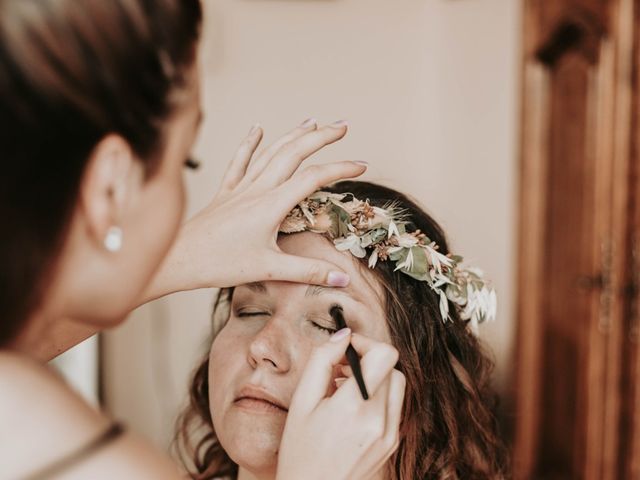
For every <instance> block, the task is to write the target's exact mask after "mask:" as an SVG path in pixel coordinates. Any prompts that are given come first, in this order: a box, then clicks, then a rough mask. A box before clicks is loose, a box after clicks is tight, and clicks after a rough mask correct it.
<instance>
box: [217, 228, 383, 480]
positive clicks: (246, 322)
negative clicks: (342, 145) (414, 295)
mask: <svg viewBox="0 0 640 480" xmlns="http://www.w3.org/2000/svg"><path fill="white" fill-rule="evenodd" d="M278 243H279V245H280V247H281V248H282V250H283V251H284V252H286V253H290V254H295V255H301V256H305V257H310V258H319V259H320V258H321V259H325V260H328V261H330V262H332V263H334V264H335V265H337V266H339V267H340V268H341V269H343V270H344V271H345V272H347V273H348V274H349V276H350V278H351V283H350V285H349V287H347V288H345V289H340V290H337V289H327V288H322V287H314V286H310V285H307V284H301V283H287V282H264V283H260V284H249V285H242V286H239V287H236V289H235V291H234V295H233V299H232V304H231V314H230V318H229V320H228V322H227V324H226V325H225V327H224V328H223V329H222V330H221V331H220V333H219V334H218V335H217V337H216V338H215V340H214V342H213V344H212V346H211V352H210V363H209V366H210V367H209V385H210V389H209V392H210V406H211V413H212V418H213V422H214V427H215V430H216V433H217V435H218V438H219V440H220V442H221V444H222V446H223V448H224V449H225V451H226V452H227V453H228V454H229V456H230V457H231V458H232V459H233V460H234V461H235V462H236V463H238V464H239V466H240V470H239V479H241V480H245V479H257V478H260V479H268V478H273V477H274V476H275V472H276V467H277V461H278V450H279V447H280V443H281V439H282V433H283V429H284V427H285V422H286V420H287V412H286V411H283V410H279V409H275V408H264V405H261V404H254V403H247V402H244V401H240V402H237V401H236V398H237V396H238V395H239V392H240V389H241V388H242V387H244V386H245V385H254V386H257V387H259V388H261V389H262V390H264V391H266V392H268V393H269V394H271V395H273V396H274V397H275V398H276V399H277V400H278V401H279V403H281V404H282V405H283V406H284V407H286V408H288V407H289V406H290V405H291V399H292V397H293V395H294V392H295V390H296V387H297V385H298V383H299V382H300V379H301V376H302V373H303V371H304V368H305V366H306V365H307V362H308V361H309V357H310V355H311V353H312V351H313V349H314V348H316V347H318V346H320V345H322V344H324V343H325V342H326V341H327V339H328V338H329V336H330V335H331V333H333V332H335V325H334V323H333V320H332V319H331V317H330V316H329V314H328V311H329V308H330V307H331V305H332V304H334V303H339V304H340V305H342V307H343V308H344V311H345V318H346V320H347V323H348V326H349V327H350V328H351V329H352V331H353V332H354V333H357V334H361V335H364V336H366V337H368V338H370V339H373V340H376V341H379V342H385V343H390V338H389V332H388V329H387V325H386V320H385V317H384V313H383V308H382V304H381V298H382V291H381V289H380V287H379V285H377V282H376V281H375V279H374V278H373V277H372V276H371V275H370V274H368V272H366V270H363V268H362V267H361V266H360V265H359V264H358V263H357V262H355V261H354V260H353V258H352V257H351V255H350V254H349V253H345V252H339V251H337V250H336V249H335V247H334V246H333V245H332V244H331V242H329V241H328V240H326V239H325V238H323V237H322V236H320V235H317V234H313V233H301V234H296V235H290V236H284V237H281V239H280V240H279V242H278ZM323 328H325V329H329V331H325V330H322V329H323ZM342 363H343V364H344V363H346V362H344V360H343V362H342ZM345 371H346V372H347V375H349V373H348V367H347V369H346V370H345ZM344 375H345V374H344V373H343V369H342V368H341V367H337V368H335V369H334V375H333V377H334V378H335V377H344ZM340 383H341V382H340V381H339V382H338V384H340ZM335 385H336V383H335V382H331V384H330V385H329V388H328V391H327V394H328V395H332V394H333V393H334V392H335V390H336V386H335ZM245 403H246V404H245Z"/></svg>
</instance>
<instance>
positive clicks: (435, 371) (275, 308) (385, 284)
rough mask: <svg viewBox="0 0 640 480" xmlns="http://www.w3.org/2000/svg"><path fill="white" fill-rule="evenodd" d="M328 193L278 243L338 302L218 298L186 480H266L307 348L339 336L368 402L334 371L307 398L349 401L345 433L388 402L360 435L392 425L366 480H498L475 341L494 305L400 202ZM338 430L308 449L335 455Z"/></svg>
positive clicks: (305, 293) (181, 433) (288, 295)
mask: <svg viewBox="0 0 640 480" xmlns="http://www.w3.org/2000/svg"><path fill="white" fill-rule="evenodd" d="M327 190H328V191H327V192H320V193H317V194H315V195H313V196H312V197H310V198H309V199H307V200H306V201H304V202H302V203H300V204H299V205H298V207H296V208H295V209H294V210H293V211H292V212H291V213H290V214H289V216H288V217H287V218H286V219H285V221H284V222H283V224H282V225H281V227H280V231H281V232H286V233H281V234H280V236H279V239H278V244H279V246H280V248H281V249H282V250H283V251H285V252H286V253H289V254H293V255H300V256H305V257H311V258H317V259H321V260H326V261H330V262H332V263H334V264H336V265H338V266H340V267H341V268H342V269H344V271H345V272H347V273H348V274H349V275H350V278H351V283H350V285H349V286H348V287H347V288H344V289H340V290H336V289H328V288H324V287H318V286H311V285H307V284H302V283H288V282H280V281H268V282H259V283H248V284H241V285H238V286H236V287H234V288H228V289H223V290H221V291H220V293H219V295H218V298H217V300H216V303H215V308H214V312H213V342H212V344H211V349H210V352H208V354H207V356H206V358H204V359H203V361H202V363H201V365H200V366H199V367H198V368H197V370H196V372H195V376H194V378H193V381H192V384H191V389H190V405H189V407H188V408H187V409H186V411H185V412H184V413H183V415H182V416H181V418H180V420H179V424H178V427H179V428H178V432H177V436H176V439H177V445H178V447H179V453H180V455H181V456H182V458H183V462H184V463H185V465H187V467H188V468H190V469H191V475H192V478H194V479H214V478H234V479H239V480H249V479H251V480H253V479H261V480H268V479H272V478H274V474H275V472H276V467H277V464H278V461H279V460H281V457H282V455H289V454H290V452H291V445H290V443H289V442H288V441H287V438H288V439H295V438H296V437H295V436H294V435H288V436H285V437H284V440H283V441H282V442H281V440H282V439H283V432H285V431H286V432H289V431H291V430H294V429H295V428H296V419H295V417H294V418H289V415H288V409H289V408H290V407H291V405H293V404H298V403H300V402H301V401H304V399H305V397H307V396H309V395H313V394H314V392H310V391H309V390H313V389H314V388H319V387H317V386H316V387H311V386H310V385H309V384H308V382H307V380H306V378H303V379H301V372H302V370H303V369H304V368H305V367H307V368H308V367H309V364H312V363H313V361H314V359H313V355H312V351H313V349H314V348H317V347H318V346H319V345H321V344H324V343H325V342H326V340H327V339H328V338H330V337H331V339H332V340H333V339H335V337H337V336H340V335H346V336H347V337H349V338H350V341H351V343H352V344H353V346H354V347H355V348H356V350H358V351H359V353H360V354H361V355H362V362H363V365H368V366H371V365H373V364H377V366H376V368H369V369H368V371H369V372H370V375H368V376H366V375H365V378H364V380H365V383H366V385H367V388H368V389H369V393H370V394H371V398H370V399H369V400H367V401H364V400H363V399H362V398H361V397H360V396H359V395H358V390H357V386H356V382H355V381H354V379H353V378H352V376H353V373H352V371H351V369H350V368H349V367H348V366H347V365H344V364H338V365H336V366H335V367H334V370H333V372H327V371H324V372H323V371H318V372H315V373H316V375H317V377H318V379H317V380H316V383H317V384H320V383H321V384H323V386H322V392H315V394H319V395H320V396H321V397H326V398H325V400H328V399H331V398H334V397H335V396H337V395H339V394H340V392H342V391H345V392H349V393H350V394H351V395H352V396H353V401H352V402H353V405H352V406H351V407H350V411H351V412H352V413H353V417H352V419H351V420H350V422H354V423H356V422H358V421H359V420H360V418H359V416H358V415H359V412H360V411H361V410H362V409H376V408H378V405H379V404H380V403H381V399H382V398H386V399H387V401H388V405H389V407H388V408H387V409H381V410H380V415H379V419H380V424H378V425H375V424H372V425H371V426H372V428H380V429H383V430H387V429H388V430H389V431H392V430H393V429H392V428H389V425H394V424H397V423H398V422H399V423H400V431H399V434H396V436H395V438H393V439H391V440H390V441H392V442H394V447H395V452H394V453H393V455H392V456H391V457H390V458H389V459H388V460H387V461H385V462H384V463H383V464H381V465H379V469H378V470H377V471H376V472H375V476H374V477H373V478H377V479H385V480H387V479H394V480H396V479H403V480H414V479H470V478H473V479H495V478H502V477H503V473H504V472H505V471H506V465H505V455H504V449H503V444H502V442H501V440H500V438H499V436H498V433H497V427H496V420H495V417H494V415H493V412H492V408H493V405H494V399H495V396H494V394H493V392H492V391H491V388H490V378H489V377H490V371H491V362H490V361H489V360H488V358H487V357H486V356H485V354H484V353H483V348H482V345H481V343H480V342H479V340H478V338H477V337H476V335H475V333H474V332H475V331H476V327H477V323H479V322H481V321H483V320H485V319H491V318H493V317H494V316H495V294H494V293H493V291H492V290H491V289H490V288H489V287H488V286H487V285H485V282H484V280H483V279H482V276H481V272H479V271H478V270H477V269H470V268H469V269H467V268H464V267H463V266H462V265H461V264H460V262H461V261H462V259H461V258H460V257H457V256H453V255H449V251H448V247H447V242H446V239H445V235H444V232H443V231H442V229H441V228H440V227H439V225H438V224H437V223H436V222H435V221H434V220H433V219H432V218H431V217H430V216H429V215H428V214H427V213H425V212H424V210H422V209H421V208H420V207H419V206H417V205H416V204H415V203H414V202H413V201H411V200H410V199H409V198H407V197H406V196H405V195H403V194H401V193H399V192H397V191H394V190H391V189H389V188H386V187H383V186H380V185H375V184H372V183H367V182H362V181H345V182H340V183H338V184H336V185H334V186H333V187H332V188H329V189H327ZM336 247H337V248H336ZM334 305H339V306H341V307H342V309H343V311H344V313H345V317H346V322H347V325H348V326H349V327H350V332H351V333H350V334H349V332H346V334H345V333H344V331H340V332H337V333H336V330H337V328H338V326H337V325H336V324H335V322H334V320H333V318H332V317H331V315H329V313H328V312H329V310H330V308H331V307H332V306H334ZM338 341H340V340H338ZM342 341H344V340H342ZM329 343H331V342H326V344H329ZM382 345H386V348H380V346H382ZM374 347H375V348H374ZM374 350H375V352H374ZM342 351H344V349H342ZM336 363H338V361H336ZM342 363H344V362H342ZM394 367H395V368H394ZM310 370H311V369H308V370H307V371H308V372H309V371H310ZM405 383H406V392H405V390H404V388H403V386H404V385H405ZM320 405H321V403H320ZM343 422H344V420H343ZM348 428H349V425H348V422H347V424H344V423H343V424H342V425H337V424H327V425H326V429H327V431H329V432H331V436H330V437H329V438H328V439H327V438H310V439H309V440H308V441H309V442H310V443H311V444H312V445H313V444H314V443H315V444H316V445H317V446H318V448H322V445H323V444H324V442H327V441H330V442H334V443H335V444H337V445H339V444H340V442H341V437H342V432H343V429H348ZM299 441H301V442H304V441H305V439H299ZM307 450H310V449H307ZM337 450H338V451H339V449H337ZM340 460H341V459H340V458H339V457H336V458H335V464H340ZM349 478H350V477H349Z"/></svg>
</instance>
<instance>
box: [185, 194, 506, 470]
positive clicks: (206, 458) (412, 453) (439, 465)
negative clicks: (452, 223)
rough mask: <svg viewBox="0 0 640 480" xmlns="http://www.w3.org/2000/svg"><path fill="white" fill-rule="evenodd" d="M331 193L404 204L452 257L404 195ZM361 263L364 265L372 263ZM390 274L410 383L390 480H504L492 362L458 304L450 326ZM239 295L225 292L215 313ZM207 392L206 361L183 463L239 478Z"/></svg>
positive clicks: (389, 299)
mask: <svg viewBox="0 0 640 480" xmlns="http://www.w3.org/2000/svg"><path fill="white" fill-rule="evenodd" d="M328 190H330V191H333V192H336V193H352V194H354V195H355V196H356V197H357V198H360V199H369V201H370V202H371V204H372V205H375V206H384V205H386V204H388V203H389V202H391V201H393V202H397V203H398V204H399V207H400V208H402V209H404V210H405V211H406V213H407V215H408V218H409V220H410V222H411V224H410V225H409V227H408V230H410V231H412V230H417V229H419V230H421V231H422V232H423V233H425V234H426V235H427V236H428V237H429V238H430V239H431V240H433V241H435V242H436V243H437V244H438V245H439V247H440V252H442V253H444V254H447V253H448V252H449V250H448V247H447V241H446V239H445V235H444V232H443V231H442V229H441V228H440V227H439V226H438V224H437V223H436V222H435V221H434V220H433V219H432V218H431V217H430V216H429V215H428V214H427V213H425V212H424V211H423V210H422V209H421V208H420V207H418V205H417V204H416V203H415V202H413V201H411V200H410V199H409V198H407V197H406V196H405V195H402V194H401V193H399V192H397V191H395V190H392V189H390V188H386V187H383V186H380V185H375V184H372V183H367V182H359V181H349V182H340V183H338V184H336V185H334V186H333V187H331V188H329V189H328ZM354 258H355V257H354ZM361 262H362V265H363V268H367V267H366V262H367V260H366V259H362V260H361ZM393 269H394V265H393V263H392V262H378V265H376V267H375V269H373V270H371V272H372V273H374V275H375V276H376V277H377V279H378V280H379V281H380V283H381V284H382V286H383V289H384V293H385V298H384V304H385V305H384V308H385V311H386V314H387V322H388V326H389V330H390V333H391V339H392V343H393V345H394V346H395V347H396V348H397V349H398V351H399V352H400V359H399V362H398V366H397V368H398V369H399V370H400V371H402V372H403V373H404V375H405V376H406V379H407V387H406V396H405V402H404V411H403V420H402V424H401V428H400V439H401V440H400V446H399V448H398V450H397V452H396V453H395V454H394V455H393V456H392V458H391V459H390V462H389V469H388V475H389V478H391V479H393V480H396V479H397V480H415V479H434V480H435V479H437V480H445V479H471V478H473V479H475V480H481V479H496V478H503V477H504V472H506V468H507V466H506V450H505V447H504V445H503V442H502V441H501V440H500V436H499V433H498V427H497V422H496V418H495V416H494V413H493V409H494V408H495V400H496V396H495V394H494V393H493V391H492V389H491V386H490V374H491V371H492V362H491V361H490V360H489V359H488V358H487V356H486V355H485V354H484V352H483V348H482V346H481V345H480V343H479V341H478V339H477V338H476V337H475V336H474V335H473V334H472V333H471V331H470V329H469V328H468V326H467V324H466V322H464V321H462V320H461V319H460V318H459V317H458V315H457V314H456V312H455V309H454V306H453V305H450V310H451V311H452V315H451V317H452V319H451V321H447V322H443V321H442V318H441V316H440V310H439V306H438V305H439V303H438V301H439V300H438V297H437V295H436V294H435V293H434V292H433V291H432V290H431V289H430V288H429V286H428V285H427V284H426V283H425V282H419V281H416V280H414V279H412V278H411V277H409V276H407V275H405V274H403V273H400V272H394V271H393ZM232 293H233V292H232V291H230V290H227V291H223V292H221V295H220V296H219V297H218V299H217V301H216V305H215V309H214V314H215V310H217V309H219V308H221V306H222V302H224V301H226V300H227V299H229V298H230V296H231V295H232ZM214 334H215V332H214ZM208 390H209V385H208V359H205V361H204V362H203V363H202V364H201V365H200V366H199V367H198V369H197V370H196V372H195V375H194V378H193V382H192V385H191V392H190V405H189V407H188V408H187V410H186V411H185V412H184V413H183V415H182V417H181V418H180V419H179V424H178V425H179V429H178V432H177V435H176V440H177V444H178V448H179V451H180V452H181V454H182V455H183V456H185V455H186V457H187V458H186V459H185V460H186V464H193V465H194V467H195V468H194V469H193V472H192V474H191V475H192V478H194V479H212V478H214V477H224V476H230V477H232V478H235V476H236V473H237V465H235V464H234V463H233V461H232V460H231V459H230V458H229V457H228V456H227V454H226V453H225V452H224V450H223V449H222V446H221V445H220V443H219V442H218V439H217V437H216V435H215V431H214V430H213V424H212V420H211V414H210V411H209V395H208ZM194 430H195V432H194Z"/></svg>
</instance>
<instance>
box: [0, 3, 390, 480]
mask: <svg viewBox="0 0 640 480" xmlns="http://www.w3.org/2000/svg"><path fill="white" fill-rule="evenodd" d="M200 23H201V6H200V4H199V2H198V1H197V0H155V1H153V2H152V1H145V0H110V1H104V0H82V1H78V0H0V161H1V162H2V169H3V171H2V175H0V221H2V235H1V240H0V242H1V243H0V256H1V258H2V260H1V265H0V272H1V273H0V315H1V316H0V347H1V349H0V392H2V393H1V394H0V425H1V426H2V431H3V433H2V435H0V452H1V453H0V478H1V479H5V478H10V479H15V478H21V479H24V478H29V479H36V478H53V477H55V478H69V479H74V478H82V479H87V478H91V479H100V478H108V479H113V478H123V479H127V478H135V479H142V478H153V479H161V478H180V475H181V473H180V472H179V470H178V468H177V467H176V466H175V465H174V464H173V463H172V462H171V461H170V460H169V459H168V458H165V457H164V456H163V455H162V454H161V453H159V452H157V451H156V450H154V449H153V448H152V447H151V446H150V445H147V444H146V443H145V442H144V441H142V440H141V439H140V438H139V437H137V436H136V435H135V434H134V433H132V432H130V431H129V430H127V429H126V427H125V426H122V425H120V424H118V423H115V422H113V421H112V420H111V419H109V418H108V416H107V415H105V414H103V413H101V412H98V411H95V410H94V409H93V408H91V407H90V406H88V405H86V404H85V403H84V402H83V401H82V400H81V399H80V398H79V397H78V396H76V395H75V394H74V393H73V392H72V391H71V390H70V389H69V388H68V387H67V386H66V385H65V384H64V383H63V382H62V381H61V380H60V379H59V378H58V377H57V376H56V375H54V374H53V373H52V372H51V371H50V370H49V369H48V368H47V367H46V362H47V361H48V360H50V359H51V358H53V357H54V356H56V355H57V354H59V353H61V352H63V351H65V350H66V349H68V348H70V347H71V346H73V345H75V344H77V343H79V342H80V341H82V340H83V339H85V338H87V337H88V336H90V335H92V334H94V333H95V332H97V331H100V330H102V329H105V328H109V327H112V326H114V325H118V324H119V323H121V322H122V321H124V319H125V318H126V316H127V314H128V313H129V312H130V311H131V310H132V309H133V308H135V307H136V306H138V305H140V304H141V303H144V302H145V301H148V300H151V299H153V298H157V297H160V296H162V295H166V294H168V293H171V292H175V291H178V290H187V289H194V288H199V287H212V286H215V287H224V286H229V285H237V284H240V283H247V282H251V281H258V280H266V279H272V280H273V279H276V280H278V279H279V280H288V281H294V282H295V281H299V282H310V283H317V284H321V285H328V286H333V287H336V288H340V287H341V286H345V285H346V284H347V283H348V281H349V279H348V277H347V276H346V274H345V273H344V272H343V271H341V270H340V269H339V268H338V267H336V266H334V265H332V264H330V263H327V262H323V261H319V260H311V259H308V258H301V257H296V256H291V255H285V254H284V253H282V252H281V251H279V249H278V247H277V245H276V232H277V228H278V225H279V223H280V221H281V220H282V218H284V216H285V215H286V214H287V212H288V211H289V210H290V209H291V208H292V207H293V206H294V205H295V204H296V203H297V202H298V201H299V200H301V199H303V198H304V197H305V196H306V195H307V194H309V193H311V192H313V191H314V190H315V189H317V188H318V187H320V186H322V185H325V184H328V183H331V182H333V181H336V180H338V179H341V178H350V177H355V176H358V175H360V174H361V173H363V171H364V170H365V169H366V165H363V164H359V163H355V162H340V163H333V164H327V165H323V166H313V167H308V168H301V167H300V165H301V163H302V162H303V161H304V160H305V159H306V158H307V157H308V156H310V155H311V154H313V153H314V152H316V151H317V150H319V149H321V148H323V147H324V146H325V145H328V144H330V143H332V142H335V141H337V140H339V139H340V138H342V137H343V136H344V135H345V133H346V130H347V126H346V124H345V123H344V122H337V123H334V124H332V125H328V126H324V127H318V126H317V125H316V123H315V121H313V120H309V121H306V122H304V123H303V124H302V125H300V126H299V127H297V128H295V129H294V130H292V131H291V132H290V133H288V134H287V135H285V136H283V137H282V138H280V139H279V140H278V141H277V142H275V143H274V144H272V145H271V146H269V147H267V148H265V149H264V150H263V151H262V153H259V154H258V153H255V152H256V149H257V146H258V144H259V143H260V140H261V137H262V130H261V129H260V128H259V127H254V128H252V129H251V131H250V133H249V135H248V136H247V137H246V138H245V139H244V140H243V141H242V143H241V145H240V147H239V149H238V151H237V153H236V156H235V158H234V159H233V160H232V162H231V163H230V165H229V168H228V171H227V173H226V176H225V177H224V179H223V182H222V186H221V188H220V190H219V192H218V193H217V194H216V195H215V197H214V198H213V200H212V202H211V203H210V204H209V205H208V206H207V207H206V208H205V209H204V210H203V211H202V212H200V213H199V214H198V215H197V216H196V217H194V218H193V219H191V220H190V221H188V222H186V223H185V224H182V215H183V206H184V186H183V179H182V175H183V170H184V168H185V166H186V167H187V168H188V167H192V166H193V165H194V162H193V161H191V160H188V159H189V157H190V150H191V148H192V144H193V142H194V139H195V137H196V132H197V129H198V125H199V122H200V120H201V117H202V115H201V112H200V98H199V76H198V67H197V61H196V58H197V50H198V41H199V40H198V37H199V30H200ZM218 94H220V95H224V92H219V93H218ZM294 174H296V176H295V178H292V176H293V175H294ZM349 339H350V332H349V331H348V330H343V331H341V332H338V333H337V334H336V336H335V337H334V338H333V341H328V342H327V343H326V344H324V345H323V346H321V347H320V348H318V349H317V351H316V352H315V353H314V356H313V361H310V362H309V366H308V368H307V371H306V372H305V374H304V375H305V376H304V378H305V379H306V380H305V381H304V382H301V383H304V384H306V385H307V386H308V387H309V388H308V391H307V390H305V391H304V392H300V394H299V395H300V398H301V399H300V402H299V403H300V404H301V405H305V409H304V410H300V411H293V410H292V411H291V412H289V415H290V417H291V418H293V419H295V428H291V429H290V430H291V432H293V433H292V435H295V441H291V442H289V443H290V444H293V446H292V447H291V448H292V451H290V452H288V454H287V455H284V457H286V458H287V459H288V461H287V463H286V464H285V465H281V466H280V465H279V466H278V475H279V478H281V479H300V478H305V479H314V478H328V477H327V474H329V476H331V475H330V474H331V472H330V471H327V468H329V469H330V465H331V459H332V458H334V456H335V455H334V454H335V453H336V452H333V451H332V448H336V447H334V446H333V445H334V444H333V443H332V441H331V438H332V436H333V435H335V433H336V432H326V431H324V430H326V428H324V427H325V425H326V424H327V420H329V419H330V420H331V422H332V424H336V425H340V424H341V421H340V419H341V418H345V419H346V418H347V416H349V417H351V418H352V416H353V415H354V414H357V415H359V416H360V418H361V419H362V421H361V422H360V423H358V424H357V426H354V427H353V429H352V430H349V431H341V432H340V435H341V439H342V440H343V441H341V442H340V443H339V445H340V448H341V455H340V458H350V461H351V462H353V466H354V467H355V466H356V465H357V466H358V470H357V471H358V472H360V474H359V475H356V476H349V478H369V475H370V474H371V473H373V472H374V471H375V470H376V468H377V466H378V465H380V464H382V463H384V461H385V460H386V459H387V458H388V457H389V455H390V454H391V453H392V451H393V449H394V448H395V446H394V445H393V442H390V441H389V439H390V438H391V439H393V437H394V435H389V432H387V435H386V436H385V435H384V432H382V431H381V430H380V428H376V426H377V425H380V419H379V417H380V411H379V410H377V409H375V408H371V407H369V408H368V409H367V408H365V407H366V404H365V403H363V402H364V401H363V400H362V399H360V398H358V397H354V399H343V400H345V404H340V403H338V400H335V399H334V398H329V399H325V398H323V395H322V392H324V391H326V390H323V388H324V387H326V382H328V374H327V372H329V371H331V368H332V365H334V364H336V363H337V362H338V361H339V360H340V358H341V357H343V355H344V352H345V351H346V349H347V345H348V344H349ZM385 351H388V348H387V349H386V350H385ZM363 353H365V352H359V354H360V355H362V354H363ZM366 354H367V355H370V354H371V361H370V362H364V363H363V370H364V373H365V374H366V369H367V368H370V369H371V370H374V369H376V368H378V367H379V366H380V364H381V363H385V362H387V363H388V361H389V359H388V358H387V359H385V358H384V356H380V355H379V356H378V357H376V355H375V354H376V346H374V347H373V348H372V349H371V350H370V351H368V352H366ZM376 362H377V363H376ZM365 376H366V375H365ZM323 382H325V383H323ZM358 402H359V403H358ZM314 405H315V407H319V406H321V408H315V407H314ZM358 408H359V409H360V410H359V411H358ZM349 424H354V422H349ZM396 433H397V432H396ZM308 439H314V442H310V441H308ZM318 439H320V441H318ZM323 439H324V440H325V441H322V440H323ZM345 445H350V448H351V450H352V452H351V454H350V455H345V452H344V448H345V447H344V446H345ZM299 458H304V459H305V461H304V464H302V462H300V461H299V460H297V459H299ZM328 466H329V467H328ZM340 471H341V472H349V471H356V470H354V469H353V468H350V467H349V465H346V466H345V465H341V468H340ZM331 478H343V477H340V476H331ZM344 478H346V477H344Z"/></svg>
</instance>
